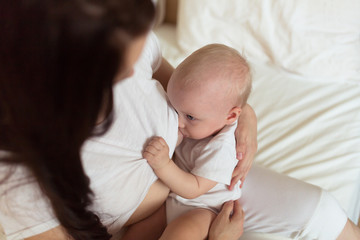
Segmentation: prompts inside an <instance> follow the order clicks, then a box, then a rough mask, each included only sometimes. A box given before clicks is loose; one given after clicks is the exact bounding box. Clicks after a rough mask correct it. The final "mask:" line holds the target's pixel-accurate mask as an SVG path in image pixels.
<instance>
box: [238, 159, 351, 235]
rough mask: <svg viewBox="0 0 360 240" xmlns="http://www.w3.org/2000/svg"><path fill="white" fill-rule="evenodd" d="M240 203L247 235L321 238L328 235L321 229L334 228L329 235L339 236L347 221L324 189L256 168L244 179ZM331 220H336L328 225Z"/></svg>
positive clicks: (255, 166)
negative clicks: (260, 234)
mask: <svg viewBox="0 0 360 240" xmlns="http://www.w3.org/2000/svg"><path fill="white" fill-rule="evenodd" d="M240 202H241V204H242V206H243V208H244V212H245V223H244V231H250V232H265V233H276V234H277V235H281V236H284V237H290V238H296V237H301V239H307V237H306V236H307V235H312V236H313V235H317V236H320V235H322V234H325V233H322V232H321V228H323V227H332V226H334V225H335V226H334V228H335V229H333V231H329V229H327V230H326V231H327V233H326V234H329V235H327V236H334V235H337V234H339V233H340V231H341V230H342V228H343V226H341V225H342V224H345V222H346V218H347V217H346V215H345V214H344V212H343V211H342V209H341V208H340V206H339V205H338V203H337V202H336V201H335V200H334V199H333V198H332V196H331V195H330V194H329V193H327V192H325V191H323V190H322V189H321V188H319V187H317V186H314V185H311V184H308V183H305V182H303V181H300V180H297V179H294V178H291V177H288V176H286V175H282V174H279V173H276V172H274V171H271V170H269V169H265V168H263V167H260V166H257V165H254V166H253V167H252V169H251V170H250V172H249V174H248V176H247V178H246V179H245V183H244V185H243V188H242V196H241V199H240ZM329 209H331V211H329ZM327 212H330V213H327ZM328 217H331V218H336V220H334V221H332V220H331V221H329V220H328V219H326V218H328ZM323 222H325V223H326V225H324V223H323ZM320 224H321V226H320ZM331 238H333V237H331ZM331 238H329V239H331ZM335 238H336V236H335V237H334V238H333V239H335Z"/></svg>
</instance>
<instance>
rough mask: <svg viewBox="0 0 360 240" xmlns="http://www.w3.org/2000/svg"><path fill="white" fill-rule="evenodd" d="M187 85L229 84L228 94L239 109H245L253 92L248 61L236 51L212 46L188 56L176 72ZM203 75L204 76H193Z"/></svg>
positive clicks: (221, 45) (226, 47)
mask: <svg viewBox="0 0 360 240" xmlns="http://www.w3.org/2000/svg"><path fill="white" fill-rule="evenodd" d="M175 74H176V77H177V79H181V81H183V84H184V86H189V85H193V84H199V82H200V81H209V80H218V81H224V84H226V82H225V81H228V83H229V88H228V93H227V94H228V95H229V96H234V98H236V99H235V105H236V106H240V107H242V106H244V105H245V104H246V103H247V99H248V97H249V95H250V92H251V85H252V83H251V82H252V78H251V72H250V67H249V64H248V63H247V61H246V59H245V58H244V57H243V56H241V54H240V53H239V52H238V51H237V50H235V49H234V48H231V47H228V46H225V45H223V44H209V45H206V46H204V47H202V48H200V49H198V50H197V51H195V52H193V53H192V54H191V55H190V56H189V57H187V58H186V59H185V60H184V61H183V62H182V63H181V64H180V65H179V66H178V67H177V68H176V70H175ZM194 76H202V77H194Z"/></svg>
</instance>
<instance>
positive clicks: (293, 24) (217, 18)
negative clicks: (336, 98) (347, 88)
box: [177, 0, 360, 83]
mask: <svg viewBox="0 0 360 240" xmlns="http://www.w3.org/2000/svg"><path fill="white" fill-rule="evenodd" d="M177 40H178V44H179V46H180V47H181V49H182V50H183V51H185V52H186V53H191V52H193V51H194V50H196V49H198V48H199V47H202V46H204V45H206V44H208V43H214V42H218V43H223V44H226V45H229V46H232V47H234V48H236V49H237V50H239V51H240V52H242V53H243V54H244V55H245V56H246V57H247V58H249V59H252V60H255V61H262V62H266V63H271V64H275V65H278V66H280V67H281V68H283V69H284V70H285V71H289V72H292V73H295V74H301V75H305V76H311V77H316V79H317V80H320V81H352V82H358V83H360V80H359V79H360V77H359V76H360V0H316V1H313V0H292V1H288V0H267V1H261V0H242V1H239V0H224V1H218V0H196V1H193V0H180V1H179V12H178V27H177Z"/></svg>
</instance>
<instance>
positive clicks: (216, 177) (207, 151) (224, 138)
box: [166, 122, 241, 222]
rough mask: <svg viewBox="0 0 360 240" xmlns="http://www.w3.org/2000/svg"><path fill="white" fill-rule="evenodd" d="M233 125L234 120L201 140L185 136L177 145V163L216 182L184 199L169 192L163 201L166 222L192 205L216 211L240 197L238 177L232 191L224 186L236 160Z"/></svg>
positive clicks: (234, 126) (185, 169)
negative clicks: (195, 194)
mask: <svg viewBox="0 0 360 240" xmlns="http://www.w3.org/2000/svg"><path fill="white" fill-rule="evenodd" d="M236 126H237V123H236V122H235V123H233V124H231V125H228V126H225V127H224V128H223V129H222V130H221V131H220V132H219V133H218V134H216V135H215V136H212V137H208V138H205V139H201V140H193V139H188V138H185V139H184V140H183V142H182V143H181V144H180V145H179V146H178V147H177V148H176V150H175V156H176V159H175V163H176V165H178V166H179V167H180V168H181V169H183V170H184V171H186V172H191V173H192V174H194V175H196V176H200V177H203V178H207V179H210V180H212V181H215V182H217V183H218V184H217V185H216V186H215V187H213V188H212V189H210V191H208V192H207V193H205V194H203V195H201V196H199V197H197V198H194V199H186V198H183V197H181V196H179V195H177V194H175V193H170V197H169V198H168V200H167V203H166V212H167V219H168V222H170V221H171V220H173V219H174V218H176V217H177V216H179V214H182V213H184V212H186V211H188V210H189V209H192V208H193V207H195V208H206V209H210V210H212V211H214V212H215V213H218V212H219V211H220V209H221V206H222V204H223V203H224V202H226V201H229V200H236V199H239V198H240V196H241V189H240V188H239V186H240V181H239V182H238V183H237V184H236V186H235V187H234V189H233V190H232V191H229V190H228V188H227V186H228V185H230V182H231V176H232V172H233V170H234V168H235V166H236V164H237V163H238V160H237V159H236V148H235V146H236V145H235V135H234V132H235V129H236ZM174 200H175V201H174ZM189 206H191V207H189Z"/></svg>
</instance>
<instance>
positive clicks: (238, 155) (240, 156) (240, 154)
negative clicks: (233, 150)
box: [236, 152, 243, 160]
mask: <svg viewBox="0 0 360 240" xmlns="http://www.w3.org/2000/svg"><path fill="white" fill-rule="evenodd" d="M236 158H237V159H239V160H241V159H242V158H243V154H242V152H239V153H237V155H236Z"/></svg>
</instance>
